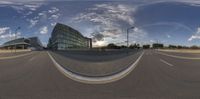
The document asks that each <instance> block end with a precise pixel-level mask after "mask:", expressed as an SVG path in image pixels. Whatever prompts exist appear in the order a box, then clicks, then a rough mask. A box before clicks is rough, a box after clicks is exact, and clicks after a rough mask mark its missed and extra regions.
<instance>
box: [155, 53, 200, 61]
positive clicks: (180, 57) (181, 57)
mask: <svg viewBox="0 0 200 99" xmlns="http://www.w3.org/2000/svg"><path fill="white" fill-rule="evenodd" d="M155 53H157V54H161V55H165V56H169V57H173V58H179V59H190V60H200V58H192V57H183V56H175V55H169V54H166V53H162V52H155Z"/></svg>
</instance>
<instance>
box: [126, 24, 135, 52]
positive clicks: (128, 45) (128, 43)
mask: <svg viewBox="0 0 200 99" xmlns="http://www.w3.org/2000/svg"><path fill="white" fill-rule="evenodd" d="M134 28H135V27H133V26H132V27H130V28H127V31H126V33H127V48H128V47H129V30H131V29H134Z"/></svg>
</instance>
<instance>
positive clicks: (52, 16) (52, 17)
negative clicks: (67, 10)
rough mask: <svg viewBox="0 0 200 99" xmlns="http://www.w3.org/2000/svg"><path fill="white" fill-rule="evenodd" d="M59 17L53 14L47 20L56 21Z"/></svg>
mask: <svg viewBox="0 0 200 99" xmlns="http://www.w3.org/2000/svg"><path fill="white" fill-rule="evenodd" d="M59 17H60V14H53V15H51V17H49V19H54V20H56V19H58V18H59Z"/></svg>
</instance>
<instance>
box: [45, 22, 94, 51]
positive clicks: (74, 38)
mask: <svg viewBox="0 0 200 99" xmlns="http://www.w3.org/2000/svg"><path fill="white" fill-rule="evenodd" d="M47 47H48V48H49V49H53V50H67V49H81V48H92V39H91V38H87V37H84V36H83V35H82V34H81V33H80V32H79V31H77V30H75V29H73V28H71V27H69V26H67V25H64V24H60V23H57V24H56V26H55V27H54V29H53V31H52V34H51V37H50V39H49V43H48V45H47Z"/></svg>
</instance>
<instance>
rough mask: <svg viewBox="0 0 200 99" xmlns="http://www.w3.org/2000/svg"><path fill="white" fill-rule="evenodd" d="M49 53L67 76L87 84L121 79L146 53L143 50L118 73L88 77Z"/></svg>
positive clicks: (57, 66)
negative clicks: (131, 62)
mask: <svg viewBox="0 0 200 99" xmlns="http://www.w3.org/2000/svg"><path fill="white" fill-rule="evenodd" d="M47 54H48V55H49V57H50V59H51V60H52V61H53V63H54V65H55V67H56V68H57V69H58V70H59V71H60V72H61V73H62V74H64V75H65V76H66V77H68V78H70V79H72V80H74V81H77V82H81V83H85V84H106V83H111V82H114V81H117V80H120V79H122V78H123V77H125V76H127V75H128V74H129V73H130V72H132V71H133V70H134V68H135V67H136V66H137V64H138V63H139V61H140V60H141V58H142V56H143V55H144V52H142V54H141V55H140V56H139V57H138V59H137V60H136V61H135V62H134V63H133V64H132V65H131V66H129V67H128V68H127V69H125V70H124V71H121V72H119V73H117V74H113V75H110V76H104V77H86V76H82V75H78V74H76V73H73V72H71V71H69V70H67V69H65V68H63V67H62V66H61V65H60V64H58V63H57V62H56V61H55V59H54V58H53V57H52V56H51V54H50V53H49V52H47Z"/></svg>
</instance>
